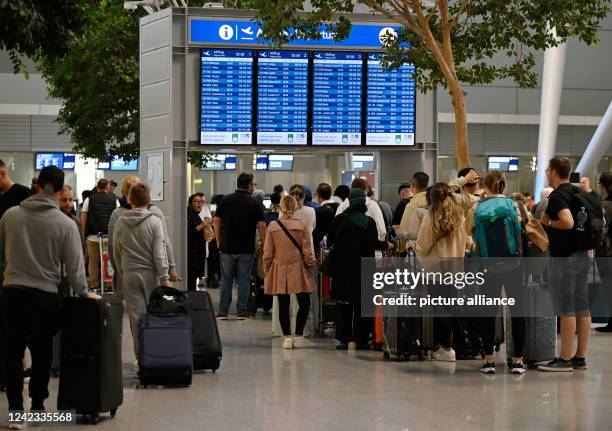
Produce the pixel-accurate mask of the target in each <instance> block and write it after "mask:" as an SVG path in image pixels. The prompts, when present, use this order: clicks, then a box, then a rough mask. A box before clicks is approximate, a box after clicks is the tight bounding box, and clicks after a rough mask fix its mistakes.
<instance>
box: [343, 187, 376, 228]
mask: <svg viewBox="0 0 612 431" xmlns="http://www.w3.org/2000/svg"><path fill="white" fill-rule="evenodd" d="M348 199H349V207H348V208H347V209H345V210H344V212H343V213H342V214H344V215H345V216H346V218H347V219H349V220H350V221H351V222H353V224H354V225H355V226H357V227H358V228H360V229H364V230H365V229H367V228H368V223H369V222H370V218H369V217H368V216H367V215H365V213H366V211H367V210H368V208H367V206H366V195H365V192H364V191H363V190H361V189H359V188H354V189H351V193H349V197H348Z"/></svg>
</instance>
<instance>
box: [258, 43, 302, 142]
mask: <svg viewBox="0 0 612 431" xmlns="http://www.w3.org/2000/svg"><path fill="white" fill-rule="evenodd" d="M257 94H258V95H257V144H258V145H306V143H307V139H306V133H307V130H308V129H307V128H308V52H307V51H267V50H265V51H258V52H257Z"/></svg>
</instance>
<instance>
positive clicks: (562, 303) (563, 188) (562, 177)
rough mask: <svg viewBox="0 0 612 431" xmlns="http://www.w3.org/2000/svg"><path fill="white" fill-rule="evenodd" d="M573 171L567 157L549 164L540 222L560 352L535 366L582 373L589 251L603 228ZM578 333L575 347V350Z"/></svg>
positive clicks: (594, 205) (588, 315)
mask: <svg viewBox="0 0 612 431" xmlns="http://www.w3.org/2000/svg"><path fill="white" fill-rule="evenodd" d="M571 170H572V166H571V163H570V161H569V159H568V158H567V157H560V156H557V157H553V158H552V159H550V161H549V162H548V168H547V169H546V174H547V176H548V183H549V184H550V185H551V186H552V187H553V188H554V190H553V191H552V193H551V194H550V196H549V200H548V206H547V207H546V211H545V213H544V214H543V215H542V217H541V219H540V221H541V222H542V224H543V225H544V226H546V227H547V231H548V238H549V240H550V255H551V257H552V258H553V259H552V261H551V270H550V287H551V295H552V299H553V305H554V307H555V311H556V313H557V314H558V315H560V323H561V325H560V326H561V350H560V352H559V357H558V358H555V359H553V360H552V361H551V362H549V363H548V364H546V365H540V366H539V367H538V369H539V370H541V371H565V372H569V371H573V370H575V369H577V370H586V369H587V368H588V367H587V363H586V354H587V351H588V345H589V332H590V330H591V313H590V306H589V296H588V288H587V275H588V269H589V259H588V254H587V251H588V250H591V249H597V248H598V247H599V245H600V244H599V245H598V244H597V243H598V242H601V234H602V232H603V231H602V229H603V223H604V222H603V210H602V207H601V203H600V202H599V203H597V202H596V201H595V200H594V199H593V198H592V197H591V196H589V195H588V194H587V193H586V192H584V191H583V190H581V189H580V188H579V187H576V186H574V185H572V184H570V181H569V177H570V172H571ZM575 334H578V348H577V349H576V351H575V352H574V351H573V344H574V337H575Z"/></svg>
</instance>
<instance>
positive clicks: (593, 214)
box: [563, 186, 606, 250]
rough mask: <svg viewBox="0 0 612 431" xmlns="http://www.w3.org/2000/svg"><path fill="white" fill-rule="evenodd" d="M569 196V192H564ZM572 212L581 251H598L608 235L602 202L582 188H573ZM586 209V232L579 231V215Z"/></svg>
mask: <svg viewBox="0 0 612 431" xmlns="http://www.w3.org/2000/svg"><path fill="white" fill-rule="evenodd" d="M563 193H564V194H566V195H567V193H568V192H566V191H563ZM569 198H570V199H571V200H570V202H571V204H570V211H571V213H572V217H573V218H574V228H573V229H572V232H573V235H574V238H573V239H574V241H575V244H576V246H577V248H578V249H579V250H593V249H595V250H597V249H599V248H601V246H602V245H603V244H604V239H605V235H606V222H605V218H604V210H603V206H602V203H601V200H600V199H598V198H597V197H595V196H593V195H591V194H589V193H587V192H585V191H584V190H582V189H581V188H580V187H576V186H572V192H571V196H569ZM582 208H584V209H585V211H586V214H587V219H586V221H585V222H584V230H583V231H579V230H577V227H578V220H577V215H578V213H579V212H580V211H581V209H582Z"/></svg>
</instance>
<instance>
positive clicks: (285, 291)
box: [263, 195, 315, 349]
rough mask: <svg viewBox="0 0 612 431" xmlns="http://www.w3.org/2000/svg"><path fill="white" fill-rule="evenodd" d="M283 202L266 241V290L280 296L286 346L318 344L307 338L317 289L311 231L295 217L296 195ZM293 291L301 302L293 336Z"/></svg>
mask: <svg viewBox="0 0 612 431" xmlns="http://www.w3.org/2000/svg"><path fill="white" fill-rule="evenodd" d="M280 205H281V216H280V218H279V219H278V220H276V221H274V222H272V223H270V226H269V227H268V231H267V234H266V241H265V243H264V252H263V267H264V274H265V281H264V293H265V294H266V295H275V296H276V297H277V298H278V314H279V320H280V324H281V328H282V330H283V336H284V339H283V349H292V348H294V347H295V348H305V347H314V343H313V342H311V341H309V340H307V339H306V338H304V327H305V326H306V321H307V319H308V312H309V311H310V294H311V293H313V292H314V291H315V285H314V278H313V276H312V268H313V262H314V256H313V253H312V245H311V244H310V241H311V239H310V238H311V235H310V230H309V228H308V227H307V226H306V223H305V222H304V221H303V220H300V219H298V218H295V217H294V214H295V212H296V211H298V202H297V200H296V199H295V198H294V197H293V196H292V195H288V196H283V197H282V199H281V204H280ZM292 294H295V296H296V297H297V301H298V304H299V309H298V312H297V319H296V325H295V334H294V335H293V336H292V335H291V319H290V317H289V306H290V302H291V301H290V299H291V295H292Z"/></svg>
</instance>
